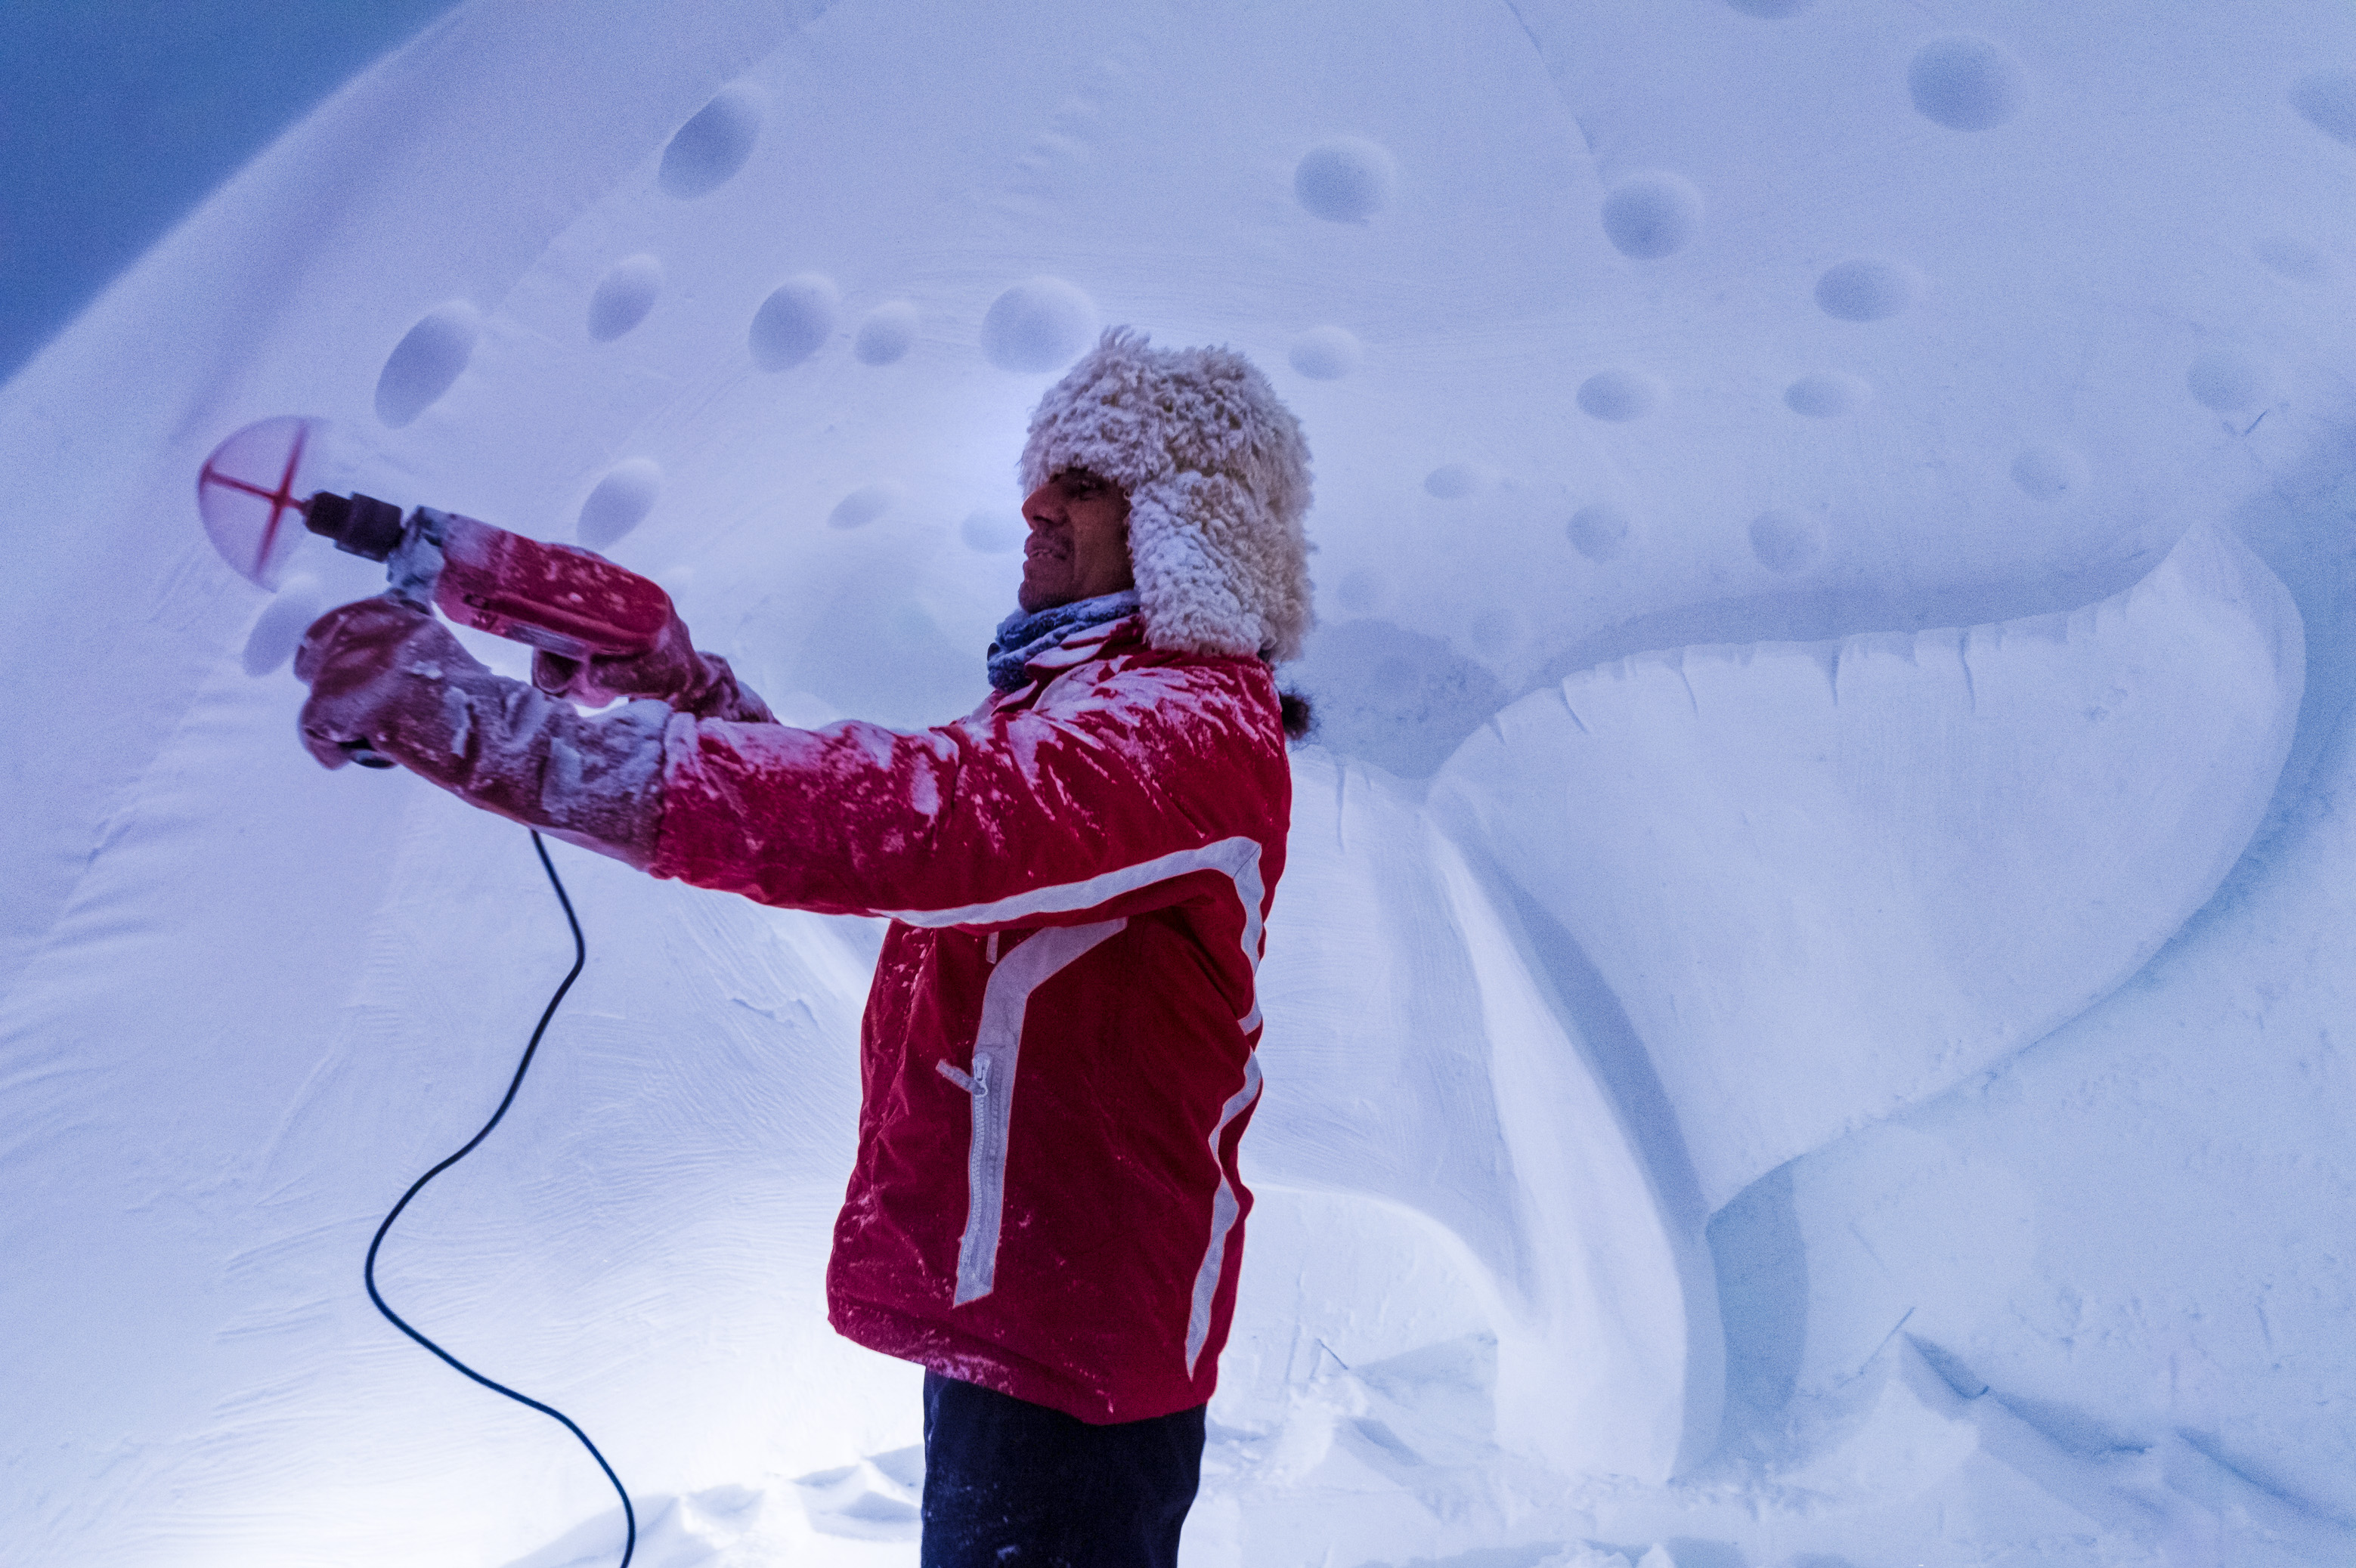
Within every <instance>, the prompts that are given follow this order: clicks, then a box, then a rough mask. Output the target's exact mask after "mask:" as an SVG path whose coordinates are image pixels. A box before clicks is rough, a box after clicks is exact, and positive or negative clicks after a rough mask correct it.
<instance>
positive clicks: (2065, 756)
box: [1433, 526, 2304, 1210]
mask: <svg viewBox="0 0 2356 1568" xmlns="http://www.w3.org/2000/svg"><path fill="white" fill-rule="evenodd" d="M2303 661H2304V639H2303V634H2302V629H2301V625H2300V622H2299V617H2298V613H2297V609H2296V608H2295V607H2294V606H2293V605H2292V603H2291V600H2290V596H2289V593H2288V592H2287V591H2286V590H2285V589H2284V587H2283V585H2282V583H2281V582H2280V581H2277V580H2276V577H2275V575H2274V574H2273V573H2272V572H2271V571H2268V570H2267V569H2266V568H2265V565H2264V563H2262V562H2261V561H2259V560H2258V559H2257V558H2256V557H2255V556H2254V555H2253V554H2251V553H2250V551H2249V550H2248V549H2246V548H2245V547H2244V546H2243V545H2242V544H2241V543H2239V542H2238V541H2237V540H2234V539H2231V538H2229V537H2228V536H2226V535H2225V534H2224V533H2222V532H2221V531H2219V530H2217V529H2215V528H2210V527H2206V526H2201V527H2196V528H2193V529H2191V530H2190V532H2188V533H2187V534H2186V535H2185V536H2184V538H2183V539H2181V540H2180V541H2179V543H2178V544H2177V546H2176V548H2175V549H2174V550H2173V551H2171V552H2170V553H2169V556H2168V557H2167V559H2166V560H2163V561H2162V562H2161V563H2160V565H2159V566H2158V568H2157V569H2156V570H2154V571H2152V573H2151V574H2150V575H2149V576H2148V577H2147V578H2145V579H2144V580H2143V581H2141V582H2138V583H2136V585H2135V586H2134V587H2132V588H2130V589H2128V590H2126V592H2122V593H2119V594H2116V595H2115V596H2114V597H2112V598H2109V599H2105V600H2104V601H2102V602H2101V603H2096V604H2092V605H2088V606H2086V607H2085V608H2083V609H2081V610H2076V611H2072V612H2070V613H2066V614H2053V615H2040V616H2035V617H2032V618H2029V619H2026V620H2019V621H2006V622H2001V623H1997V624H1993V625H1985V626H1974V627H1971V628H1969V629H1965V630H1943V631H1932V632H1923V633H1920V634H1917V635H1902V634H1892V635H1864V636H1855V637H1850V638H1847V639H1846V640H1844V641H1840V642H1825V643H1769V644H1759V645H1750V646H1731V645H1717V646H1704V647H1690V648H1685V649H1680V650H1675V651H1670V652H1665V653H1655V654H1642V655H1638V656H1633V657H1631V658H1627V659H1623V660H1621V661H1620V662H1618V663H1616V664H1612V665H1606V666H1603V667H1600V668H1596V669H1591V670H1588V671H1585V672H1583V673H1581V674H1579V675H1575V676H1573V677H1570V678H1569V679H1568V680H1566V681H1564V682H1563V683H1562V685H1561V686H1560V687H1559V688H1553V689H1548V690H1545V691H1541V692H1537V693H1535V694H1533V695H1531V696H1529V697H1526V698H1524V699H1522V700H1520V701H1519V702H1516V703H1515V704H1514V705H1513V706H1512V707H1510V708H1508V709H1505V711H1504V712H1502V713H1500V714H1499V715H1498V716H1497V717H1496V719H1495V720H1494V721H1493V722H1492V723H1491V725H1490V726H1489V727H1488V728H1486V729H1484V730H1483V731H1481V732H1479V733H1478V734H1476V735H1474V736H1473V737H1472V739H1471V740H1469V741H1466V742H1465V744H1464V746H1463V747H1462V750H1461V751H1459V752H1458V753H1457V754H1456V755H1455V756H1454V757H1453V758H1452V759H1451V761H1450V762H1449V763H1448V765H1447V766H1446V768H1445V769H1444V770H1443V771H1442V773H1441V774H1440V779H1439V781H1438V782H1437V785H1436V787H1435V790H1434V795H1433V805H1434V809H1435V810H1436V811H1437V812H1438V813H1439V814H1440V816H1441V818H1442V819H1443V820H1444V821H1445V822H1447V823H1448V824H1449V826H1450V827H1451V830H1452V831H1454V832H1455V833H1456V834H1457V835H1458V836H1459V837H1460V838H1461V839H1462V841H1463V842H1464V843H1465V844H1466V845H1467V846H1468V848H1470V849H1471V850H1472V853H1473V855H1474V857H1475V858H1476V859H1478V860H1480V861H1483V862H1485V865H1486V866H1487V867H1488V868H1489V869H1493V870H1494V874H1495V875H1496V876H1498V877H1500V878H1502V879H1504V880H1505V881H1506V882H1508V883H1510V884H1511V885H1512V886H1514V887H1515V888H1517V889H1518V890H1520V891H1521V892H1522V894H1523V895H1525V896H1526V898H1527V899H1528V900H1529V901H1530V902H1531V903H1532V904H1534V905H1535V906H1536V907H1537V909H1538V910H1540V911H1542V912H1543V913H1544V917H1545V918H1546V919H1547V920H1550V921H1552V922H1554V923H1558V925H1559V927H1560V931H1561V933H1562V934H1563V935H1565V936H1566V937H1567V938H1568V939H1569V942H1570V943H1572V944H1576V946H1577V948H1578V950H1579V952H1580V954H1582V955H1584V956H1585V958H1586V959H1587V960H1588V961H1589V962H1591V963H1592V965H1594V968H1595V970H1596V971H1597V973H1599V974H1600V975H1601V977H1602V979H1603V981H1604V982H1605V984H1606V985H1607V986H1608V987H1609V988H1610V990H1611V993H1612V996H1613V997H1616V998H1617V1000H1618V1002H1619V1005H1620V1006H1621V1008H1624V1010H1625V1013H1626V1016H1627V1019H1628V1021H1629V1023H1630V1024H1631V1026H1632V1027H1633V1033H1634V1035H1635V1037H1636V1039H1637V1040H1640V1041H1641V1042H1642V1048H1643V1051H1644V1056H1645V1057H1646V1059H1647V1061H1646V1063H1645V1065H1647V1066H1649V1069H1650V1071H1651V1072H1652V1073H1654V1074H1655V1075H1656V1076H1657V1080H1658V1083H1659V1086H1660V1090H1661V1092H1662V1093H1663V1094H1664V1096H1665V1101H1666V1104H1667V1105H1668V1106H1669V1107H1670V1109H1671V1110H1672V1111H1673V1112H1674V1119H1675V1123H1676V1131H1677V1133H1678V1134H1679V1135H1680V1136H1681V1137H1682V1141H1683V1144H1684V1147H1685V1151H1686V1153H1687V1155H1688V1156H1689V1157H1690V1159H1691V1161H1692V1167H1693V1169H1694V1171H1695V1173H1696V1175H1697V1179H1698V1181H1699V1184H1700V1189H1701V1193H1702V1197H1703V1200H1704V1201H1705V1203H1706V1204H1707V1206H1708V1208H1709V1209H1712V1210H1715V1209H1716V1208H1718V1207H1719V1205H1721V1204H1723V1203H1724V1202H1725V1201H1726V1200H1728V1199H1730V1198H1731V1197H1732V1196H1733V1195H1734V1194H1735V1193H1736V1192H1738V1191H1740V1189H1742V1188H1743V1187H1744V1186H1745V1185H1746V1184H1748V1183H1749V1182H1750V1181H1751V1180H1752V1179H1755V1178H1756V1177H1758V1176H1760V1175H1762V1174H1763V1173H1765V1172H1766V1171H1769V1170H1772V1169H1773V1168H1775V1167H1776V1166H1778V1165H1781V1164H1782V1163H1783V1161H1785V1160H1787V1159H1789V1158H1791V1157H1794V1155H1797V1154H1800V1153H1803V1152H1804V1151H1805V1150H1807V1149H1810V1148H1814V1147H1817V1146H1818V1145H1821V1144H1823V1143H1825V1142H1826V1141H1827V1140H1829V1139H1831V1138H1834V1137H1837V1136H1839V1135H1840V1134H1842V1133H1844V1132H1846V1131H1847V1130H1849V1129H1851V1128H1853V1127H1856V1126H1858V1125H1863V1124H1865V1123H1867V1122H1869V1121H1872V1120H1874V1119H1876V1118H1878V1117H1880V1116H1883V1115H1888V1114H1890V1112H1892V1111H1895V1110H1897V1109H1899V1108H1900V1107H1901V1106H1904V1105H1908V1104H1914V1103H1916V1102H1918V1101H1920V1100H1922V1099H1924V1098H1925V1097H1927V1096H1929V1095H1931V1094H1933V1093H1938V1092H1939V1091H1940V1090H1942V1089H1944V1088H1946V1087H1948V1086H1950V1085H1952V1084H1954V1083H1957V1082H1959V1081H1961V1080H1962V1079H1964V1078H1965V1077H1966V1076H1968V1075H1969V1074H1971V1073H1973V1072H1979V1071H1981V1070H1982V1069H1985V1068H1987V1067H1988V1066H1990V1065H1991V1064H1993V1063H1995V1062H1997V1061H2000V1060H2002V1059H2003V1058H2004V1057H2005V1056H2007V1055H2008V1054H2010V1053H2011V1052H2012V1051H2017V1050H2019V1048H2020V1047H2022V1046H2024V1045H2027V1044H2029V1042H2030V1041H2032V1040H2036V1039H2038V1038H2039V1037H2040V1036H2041V1035H2043V1034H2045V1033H2046V1032H2047V1031H2049V1030H2051V1029H2053V1028H2055V1027H2056V1026H2057V1025H2059V1024H2061V1023H2062V1022H2063V1021H2064V1020H2066V1019H2070V1018H2071V1017H2072V1016H2074V1015H2075V1014H2077V1013H2078V1012H2080V1011H2081V1010H2083V1008H2086V1007H2087V1006H2089V1005H2090V1004H2091V1003H2093V1002H2094V1001H2095V1000H2096V999H2097V998H2099V997H2102V996H2104V994H2105V993H2107V992H2108V991H2110V990H2111V989H2112V988H2113V987H2115V986H2117V985H2118V984H2119V983H2120V982H2121V981H2123V980H2125V979H2126V977H2127V976H2129V975H2131V974H2133V973H2134V972H2135V971H2136V969H2137V968H2138V967H2140V966H2141V965H2142V964H2143V963H2144V961H2145V960H2146V959H2147V958H2149V957H2150V956H2151V955H2152V954H2153V953H2154V952H2156V951H2158V948H2159V946H2160V944H2162V943H2164V942H2166V941H2167V940H2168V938H2169V936H2170V935H2171V934H2173V933H2175V931H2176V930H2177V928H2178V927H2179V926H2180V925H2181V924H2182V923H2184V921H2185V919H2186V918H2187V917H2188V916H2190V914H2191V913H2192V912H2193V911H2195V910H2196V909H2198V908H2199V907H2200V906H2201V904H2202V903H2203V902H2205V901H2207V900H2208V898H2209V896H2210V895H2211V893H2212V892H2214V891H2216V889H2217V886H2218V884H2219V883H2220V882H2221V881H2222V880H2224V876H2225V873H2226V872H2227V870H2228V869H2231V868H2232V866H2233V862H2234V860H2235V859H2236V858H2238V857H2239V855H2240V854H2241V852H2242V849H2243V847H2244V845H2245V844H2247V843H2248V841H2249V838H2250V835H2251V834H2252V832H2253V831H2254V830H2255V828H2256V827H2257V825H2258V821H2259V819H2260V816H2262V814H2263V813H2264V811H2265V805H2266V802H2267V799H2268V798H2269V796H2270V795H2271V794H2272V792H2273V789H2274V785H2275V780H2276V775H2277V774H2278V773H2280V772H2281V769H2282V764H2283V760H2284V758H2285V756H2286V754H2287V752H2288V749H2289V745H2290V738H2291V731H2292V727H2293V723H2294V720H2295V719H2296V717H2297V711H2298V704H2299V696H2300V692H2301V688H2302V684H2303V681H2304V662H2303ZM1860 890H1863V891H1860Z"/></svg>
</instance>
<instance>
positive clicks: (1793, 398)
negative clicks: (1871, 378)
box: [1783, 370, 1873, 420]
mask: <svg viewBox="0 0 2356 1568" xmlns="http://www.w3.org/2000/svg"><path fill="white" fill-rule="evenodd" d="M1872 400H1873V389H1872V388H1871V387H1869V386H1868V385H1867V384H1866V383H1865V381H1864V380H1862V379H1859V378H1858V377H1856V376H1851V375H1849V374H1847V372H1846V371H1841V370H1817V371H1814V372H1812V373H1810V374H1808V375H1805V376H1803V377H1801V378H1800V379H1798V380H1796V381H1794V382H1793V383H1792V384H1791V385H1790V386H1788V387H1786V388H1784V389H1783V406H1784V407H1785V408H1788V409H1790V410H1791V411H1793V412H1794V413H1795V414H1805V415H1806V416H1807V417H1808V418H1810V419H1812V420H1829V419H1838V418H1839V417H1840V416H1841V415H1843V414H1853V413H1855V412H1856V411H1858V410H1859V409H1861V408H1863V407H1865V405H1866V404H1867V403H1869V402H1871V401H1872Z"/></svg>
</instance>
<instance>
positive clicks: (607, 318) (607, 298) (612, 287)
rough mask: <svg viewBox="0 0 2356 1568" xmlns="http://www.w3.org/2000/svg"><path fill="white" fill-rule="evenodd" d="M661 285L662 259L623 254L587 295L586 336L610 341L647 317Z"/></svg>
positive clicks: (603, 341)
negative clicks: (587, 329)
mask: <svg viewBox="0 0 2356 1568" xmlns="http://www.w3.org/2000/svg"><path fill="white" fill-rule="evenodd" d="M662 286H663V268H662V262H661V261H659V260H657V259H656V258H655V257H652V256H648V255H637V256H625V257H624V258H622V260H620V261H616V262H615V263H614V264H613V265H612V266H610V267H608V268H606V269H605V276H604V277H602V278H600V279H598V280H597V287H596V289H595V291H594V293H591V294H590V296H589V336H592V337H594V338H595V339H596V340H597V341H598V342H600V343H611V342H612V341H614V339H616V337H619V336H622V334H624V333H626V332H627V331H629V330H630V329H631V328H632V327H634V326H636V325H638V323H640V322H642V321H644V320H646V319H647V313H648V311H650V310H652V309H654V308H655V296H656V295H658V294H659V293H662Z"/></svg>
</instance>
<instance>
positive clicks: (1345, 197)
mask: <svg viewBox="0 0 2356 1568" xmlns="http://www.w3.org/2000/svg"><path fill="white" fill-rule="evenodd" d="M1397 185H1398V164H1396V163H1395V162H1393V161H1392V158H1391V155H1390V153H1389V152H1388V151H1387V150H1386V149H1385V148H1383V147H1380V146H1377V145H1376V144H1374V143H1372V142H1369V141H1366V140H1365V139H1364V138H1362V137H1358V136H1337V137H1335V138H1334V139H1333V140H1332V141H1330V142H1320V143H1318V144H1316V145H1315V146H1313V147H1312V148H1310V149H1309V151H1308V152H1306V153H1304V154H1302V155H1301V162H1300V163H1299V164H1298V165H1295V166H1294V168H1293V171H1292V194H1293V196H1294V197H1295V198H1296V199H1297V200H1299V201H1300V203H1301V206H1302V207H1304V208H1307V209H1308V210H1309V211H1311V212H1312V213H1314V214H1315V215H1316V216H1317V217H1319V218H1322V219H1325V220H1326V221H1327V222H1329V223H1364V222H1365V221H1366V219H1370V218H1372V217H1373V216H1374V215H1375V214H1376V213H1377V212H1380V211H1381V210H1382V209H1383V208H1385V207H1387V206H1388V205H1389V204H1390V199H1391V191H1392V189H1393V187H1396V186H1397Z"/></svg>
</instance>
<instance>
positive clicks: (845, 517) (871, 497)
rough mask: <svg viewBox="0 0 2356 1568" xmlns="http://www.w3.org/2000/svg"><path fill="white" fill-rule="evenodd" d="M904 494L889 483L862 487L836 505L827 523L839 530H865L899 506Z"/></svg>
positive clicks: (897, 487) (827, 516)
mask: <svg viewBox="0 0 2356 1568" xmlns="http://www.w3.org/2000/svg"><path fill="white" fill-rule="evenodd" d="M902 494H903V492H902V491H901V489H900V486H898V485H894V484H892V483H890V482H889V481H885V482H883V483H881V484H875V485H861V486H860V487H859V488H858V489H856V490H853V491H852V492H851V494H850V495H848V496H844V497H843V498H842V499H841V500H840V501H837V502H836V503H835V504H834V510H833V511H831V512H829V513H828V514H827V515H826V520H827V523H828V525H829V526H830V527H832V528H864V527H865V526H866V525H867V524H869V523H872V522H873V521H874V520H875V519H876V518H878V517H882V516H883V514H885V513H886V512H889V511H890V510H891V509H892V508H893V507H896V506H898V505H899V504H900V497H901V496H902Z"/></svg>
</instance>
